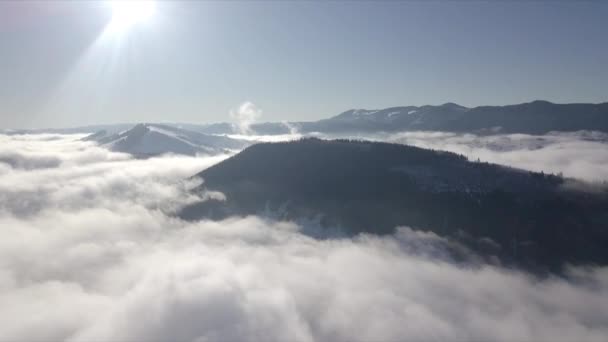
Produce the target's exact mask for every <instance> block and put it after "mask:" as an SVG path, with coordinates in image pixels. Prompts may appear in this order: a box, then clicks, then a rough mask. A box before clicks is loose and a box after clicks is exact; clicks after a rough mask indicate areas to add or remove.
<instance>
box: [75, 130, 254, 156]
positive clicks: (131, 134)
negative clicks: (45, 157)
mask: <svg viewBox="0 0 608 342" xmlns="http://www.w3.org/2000/svg"><path fill="white" fill-rule="evenodd" d="M83 140H86V141H94V142H96V143H98V144H99V145H101V146H103V147H107V148H109V149H110V150H112V151H115V152H123V153H130V154H132V155H135V156H139V157H148V156H154V155H160V154H165V153H173V154H182V155H191V156H193V155H197V154H206V155H215V154H221V153H227V152H231V151H234V150H240V149H242V148H244V147H245V146H247V145H248V143H247V142H246V141H242V140H237V139H232V138H228V137H225V136H219V135H210V134H204V133H199V132H193V131H189V130H185V129H181V128H176V127H173V126H168V125H160V124H138V125H135V126H134V127H132V128H130V129H128V130H125V131H122V132H118V133H108V132H107V131H105V130H101V131H99V132H96V133H93V134H91V135H89V136H87V137H85V138H83Z"/></svg>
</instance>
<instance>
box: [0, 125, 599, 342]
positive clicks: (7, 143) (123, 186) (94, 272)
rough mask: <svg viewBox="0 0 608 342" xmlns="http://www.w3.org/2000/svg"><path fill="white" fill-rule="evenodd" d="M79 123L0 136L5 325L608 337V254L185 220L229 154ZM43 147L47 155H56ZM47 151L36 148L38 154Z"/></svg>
mask: <svg viewBox="0 0 608 342" xmlns="http://www.w3.org/2000/svg"><path fill="white" fill-rule="evenodd" d="M79 138H80V137H79V136H61V135H40V136H34V135H32V136H10V137H9V136H0V139H2V151H1V152H0V155H2V156H10V158H11V160H19V162H18V163H16V162H6V161H5V160H7V159H8V157H3V159H0V160H1V161H0V165H1V166H0V199H1V201H0V227H2V228H1V229H2V233H3V238H2V239H1V240H0V320H1V321H2V322H3V324H2V325H0V336H1V337H0V340H3V341H48V340H68V341H92V340H98V341H99V340H107V341H117V340H123V341H125V340H152V341H165V340H174V341H226V340H229V341H251V340H269V341H284V340H295V341H370V340H374V341H395V340H414V341H436V340H446V341H463V340H472V341H531V340H554V341H573V340H576V341H603V340H604V339H605V336H606V335H607V334H608V312H606V310H605V308H606V307H608V270H607V269H606V268H592V267H589V268H584V269H583V268H571V269H570V270H569V272H568V275H567V277H546V278H542V279H540V278H537V277H534V276H531V275H529V274H526V273H524V272H519V271H515V270H507V269H503V268H500V267H496V266H491V265H484V264H479V263H476V262H462V261H459V262H456V261H454V260H451V259H450V258H449V256H448V255H449V254H447V253H442V252H441V251H442V250H443V248H444V247H445V246H448V245H449V244H451V243H452V242H451V241H448V240H446V239H444V238H442V237H440V236H437V235H435V234H433V233H428V232H421V231H416V230H414V229H412V228H409V227H400V228H398V229H397V230H396V233H395V234H393V235H392V236H386V237H378V236H371V235H359V236H356V237H353V238H334V239H323V240H318V239H314V238H312V237H310V236H308V235H306V234H303V231H304V230H305V229H306V228H307V227H305V226H303V225H302V224H301V223H295V222H282V221H277V220H273V219H270V218H267V217H262V216H250V217H231V218H229V219H226V220H223V221H218V222H213V221H198V222H186V221H183V220H180V219H179V218H177V217H176V216H175V215H174V213H175V212H176V211H177V210H179V208H181V207H183V206H185V205H187V204H189V203H193V202H195V201H201V200H205V199H206V198H209V197H213V198H220V199H221V197H222V194H218V193H203V194H199V195H196V194H194V193H193V192H191V191H189V190H190V189H192V188H193V187H195V186H197V185H198V183H197V182H194V181H190V180H188V179H189V176H191V175H193V174H195V173H197V172H199V171H201V170H202V169H204V168H206V167H209V166H210V165H213V164H215V163H217V162H219V161H221V160H222V159H223V158H226V156H220V157H201V156H199V157H179V156H174V155H165V156H161V157H155V158H149V159H133V158H132V157H130V156H129V155H126V154H120V153H114V152H109V151H107V150H105V149H102V148H99V147H97V146H95V145H94V144H91V143H88V142H83V141H80V140H79ZM48 160H53V162H51V163H49V162H48ZM40 161H42V162H40Z"/></svg>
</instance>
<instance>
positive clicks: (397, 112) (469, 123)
mask: <svg viewBox="0 0 608 342" xmlns="http://www.w3.org/2000/svg"><path fill="white" fill-rule="evenodd" d="M293 129H295V130H297V131H298V132H300V133H311V132H321V133H328V134H332V133H335V134H340V133H373V132H398V131H445V132H474V133H488V134H492V133H527V134H544V133H548V132H551V131H570V132H571V131H580V130H587V131H602V132H608V103H600V104H577V103H573V104H556V103H551V102H547V101H534V102H529V103H522V104H517V105H509V106H480V107H474V108H467V107H463V106H460V105H457V104H455V103H445V104H443V105H440V106H421V107H416V106H406V107H391V108H385V109H378V110H367V109H351V110H347V111H345V112H343V113H341V114H338V115H336V116H334V117H331V118H328V119H323V120H319V121H312V122H290V123H288V124H285V123H271V122H267V123H260V124H254V125H251V130H252V131H253V132H254V133H257V134H287V133H289V132H290V131H291V130H293ZM196 130H197V131H200V132H207V133H222V134H231V133H235V131H234V128H233V127H232V125H230V124H213V125H201V126H198V127H197V128H196Z"/></svg>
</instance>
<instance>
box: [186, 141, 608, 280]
mask: <svg viewBox="0 0 608 342" xmlns="http://www.w3.org/2000/svg"><path fill="white" fill-rule="evenodd" d="M197 176H199V177H202V178H203V179H204V189H208V190H216V191H221V192H223V193H224V194H225V195H226V198H227V199H226V201H225V202H222V201H218V202H215V201H207V202H203V203H199V204H197V205H193V206H190V207H188V208H185V209H184V211H183V212H182V213H181V215H182V217H184V218H187V219H196V218H201V217H208V218H223V217H227V216H229V215H233V214H238V215H249V214H260V213H263V212H265V211H269V210H270V211H274V212H279V213H280V214H281V215H282V216H283V218H287V219H299V218H311V217H315V216H319V215H320V216H321V217H322V219H321V221H320V222H321V224H322V226H324V227H327V228H330V227H339V228H340V229H342V230H343V231H345V232H346V233H348V234H356V233H360V232H367V233H374V234H387V233H391V232H393V230H394V228H395V227H397V226H403V225H406V226H411V227H413V228H416V229H423V230H431V231H433V232H436V233H437V234H439V235H442V236H448V237H451V238H453V239H457V240H458V241H461V242H463V243H465V244H466V245H467V246H469V247H470V248H472V249H474V250H477V251H480V252H483V253H486V254H488V255H490V254H491V255H496V256H498V257H499V258H501V259H502V260H504V261H506V262H512V263H517V264H522V265H526V266H529V267H534V268H552V269H555V268H559V267H561V266H562V265H563V264H564V263H566V262H568V263H574V264H589V263H597V264H608V252H607V251H606V248H605V247H606V246H607V245H608V228H607V227H608V196H607V194H606V192H605V191H598V192H595V193H589V192H582V191H578V190H572V189H571V187H569V186H565V185H567V183H568V182H571V180H567V179H563V178H561V177H559V176H555V175H547V174H543V173H534V172H528V171H523V170H519V169H512V168H507V167H504V166H499V165H493V164H488V163H477V162H470V161H468V160H467V159H466V158H465V157H463V156H460V155H457V154H454V153H449V152H438V151H432V150H425V149H421V148H416V147H412V146H403V145H395V144H387V143H375V142H365V141H346V140H334V141H324V140H318V139H304V140H300V141H294V142H284V143H260V144H256V145H254V146H251V147H249V148H247V149H245V150H244V151H243V152H241V153H239V154H237V155H235V156H233V157H231V158H229V159H227V160H225V161H223V162H221V163H219V164H217V165H215V166H213V167H211V168H209V169H207V170H205V171H203V172H201V173H200V174H199V175H197Z"/></svg>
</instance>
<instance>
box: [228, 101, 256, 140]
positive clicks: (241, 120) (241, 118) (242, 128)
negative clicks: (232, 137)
mask: <svg viewBox="0 0 608 342" xmlns="http://www.w3.org/2000/svg"><path fill="white" fill-rule="evenodd" d="M261 116H262V110H261V109H260V108H259V107H258V106H256V105H255V104H254V103H252V102H249V101H246V102H243V103H242V104H241V105H240V106H239V107H238V108H237V109H233V110H231V111H230V117H231V118H232V119H233V120H235V121H236V124H237V127H238V129H239V133H241V134H249V133H251V129H250V126H251V125H252V124H253V123H255V122H256V120H258V119H259V118H260V117H261Z"/></svg>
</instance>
